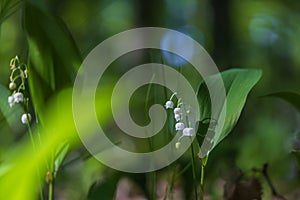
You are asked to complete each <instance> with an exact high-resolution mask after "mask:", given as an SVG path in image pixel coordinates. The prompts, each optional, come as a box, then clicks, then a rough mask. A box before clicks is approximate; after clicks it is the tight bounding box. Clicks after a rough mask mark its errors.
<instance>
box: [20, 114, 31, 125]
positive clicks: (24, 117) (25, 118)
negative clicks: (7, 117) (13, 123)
mask: <svg viewBox="0 0 300 200" xmlns="http://www.w3.org/2000/svg"><path fill="white" fill-rule="evenodd" d="M21 121H22V123H23V124H27V123H29V122H30V121H31V115H30V114H29V113H27V114H26V113H24V114H23V115H22V117H21Z"/></svg>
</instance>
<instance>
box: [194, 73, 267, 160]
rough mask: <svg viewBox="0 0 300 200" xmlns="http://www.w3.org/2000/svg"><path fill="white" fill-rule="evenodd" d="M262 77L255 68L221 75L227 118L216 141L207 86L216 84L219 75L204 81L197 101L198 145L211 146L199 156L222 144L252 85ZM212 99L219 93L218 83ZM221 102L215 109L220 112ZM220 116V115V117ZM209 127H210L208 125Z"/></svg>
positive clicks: (234, 122) (216, 120) (215, 122)
mask: <svg viewBox="0 0 300 200" xmlns="http://www.w3.org/2000/svg"><path fill="white" fill-rule="evenodd" d="M261 75H262V72H261V70H255V69H230V70H227V71H224V72H222V73H221V77H222V79H223V82H224V87H225V91H226V116H225V121H224V126H223V128H222V129H221V131H220V136H219V138H215V135H216V134H215V132H214V131H215V127H216V126H217V124H218V121H219V118H218V119H211V100H210V94H209V91H208V88H207V86H206V83H210V84H211V85H212V84H215V83H217V82H218V77H219V75H218V74H217V75H212V76H210V77H208V78H206V79H205V82H204V81H203V82H202V83H201V84H200V86H199V90H198V94H197V97H198V102H199V108H200V117H201V118H200V122H198V131H197V136H196V137H197V140H198V143H199V146H200V147H201V145H202V144H203V142H204V140H207V141H208V142H210V143H211V144H210V145H209V148H208V149H207V150H206V151H205V152H200V155H201V156H205V155H207V153H208V152H209V151H211V150H212V149H213V148H214V147H215V146H216V145H217V144H218V143H219V142H221V141H222V140H223V139H224V138H225V137H226V136H227V135H228V134H229V133H230V132H231V131H232V129H233V128H234V127H235V125H236V123H237V121H238V119H239V117H240V114H241V112H242V110H243V107H244V105H245V102H246V99H247V96H248V94H249V92H250V90H251V89H252V88H253V86H254V85H255V84H256V83H257V82H258V80H259V79H260V77H261ZM215 86H216V87H215V88H214V90H213V91H211V92H212V94H211V96H215V97H218V94H219V91H221V90H222V88H223V87H222V85H221V84H218V85H217V84H215ZM223 107H224V102H221V104H220V108H218V110H219V111H220V112H221V111H222V109H223ZM219 116H220V115H219ZM209 124H210V125H209Z"/></svg>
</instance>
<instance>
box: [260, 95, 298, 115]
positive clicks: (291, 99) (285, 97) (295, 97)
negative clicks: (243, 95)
mask: <svg viewBox="0 0 300 200" xmlns="http://www.w3.org/2000/svg"><path fill="white" fill-rule="evenodd" d="M265 97H278V98H281V99H282V100H284V101H286V102H289V103H290V104H292V105H293V106H294V107H295V108H296V109H297V110H298V111H299V112H300V95H299V94H296V93H294V92H276V93H272V94H268V95H266V96H265Z"/></svg>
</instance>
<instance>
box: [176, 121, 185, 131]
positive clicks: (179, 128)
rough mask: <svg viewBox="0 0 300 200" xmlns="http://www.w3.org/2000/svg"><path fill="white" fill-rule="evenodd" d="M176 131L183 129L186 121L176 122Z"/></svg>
mask: <svg viewBox="0 0 300 200" xmlns="http://www.w3.org/2000/svg"><path fill="white" fill-rule="evenodd" d="M175 129H176V131H182V130H183V129H184V123H182V122H178V123H176V124H175Z"/></svg>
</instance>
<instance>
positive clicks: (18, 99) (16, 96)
mask: <svg viewBox="0 0 300 200" xmlns="http://www.w3.org/2000/svg"><path fill="white" fill-rule="evenodd" d="M14 101H15V103H20V102H23V101H24V95H23V93H21V92H17V93H15V94H14Z"/></svg>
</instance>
